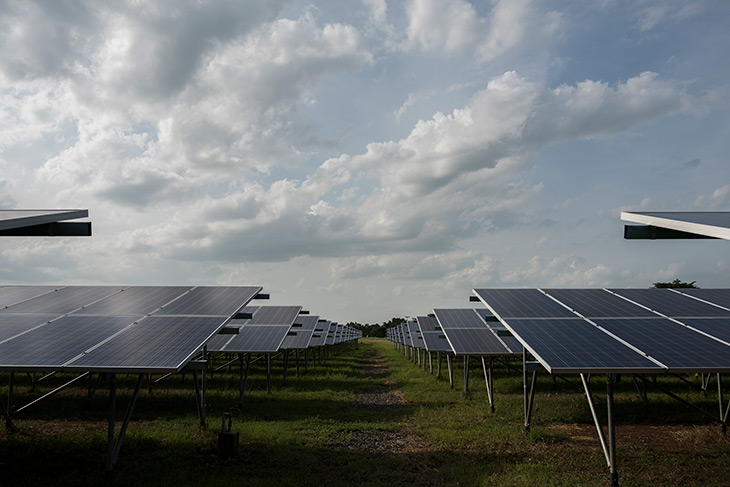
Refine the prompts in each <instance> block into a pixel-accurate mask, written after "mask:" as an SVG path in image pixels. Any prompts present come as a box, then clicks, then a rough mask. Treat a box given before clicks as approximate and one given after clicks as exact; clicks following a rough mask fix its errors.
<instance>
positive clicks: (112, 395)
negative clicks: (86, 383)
mask: <svg viewBox="0 0 730 487" xmlns="http://www.w3.org/2000/svg"><path fill="white" fill-rule="evenodd" d="M144 375H145V374H139V375H138V377H137V385H136V386H135V387H134V392H133V393H132V398H131V399H130V400H129V404H128V405H127V411H126V412H125V413H124V420H123V421H122V426H121V429H120V430H119V434H118V435H117V439H116V440H114V422H115V420H116V404H117V376H116V374H111V378H110V384H109V427H108V429H107V457H106V473H107V476H109V475H111V472H112V469H113V468H114V465H115V464H116V463H117V458H118V457H119V451H120V450H121V448H122V442H123V441H124V435H125V434H126V433H127V427H128V426H129V420H130V419H131V418H132V411H133V410H134V405H135V404H136V402H137V397H138V396H139V389H140V386H141V385H142V379H143V378H144ZM196 384H197V382H196Z"/></svg>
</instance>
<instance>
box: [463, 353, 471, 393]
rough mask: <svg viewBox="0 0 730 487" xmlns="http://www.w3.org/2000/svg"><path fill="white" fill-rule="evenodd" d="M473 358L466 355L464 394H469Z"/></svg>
mask: <svg viewBox="0 0 730 487" xmlns="http://www.w3.org/2000/svg"><path fill="white" fill-rule="evenodd" d="M470 359H471V357H470V356H469V355H464V392H469V362H470V361H471V360H470Z"/></svg>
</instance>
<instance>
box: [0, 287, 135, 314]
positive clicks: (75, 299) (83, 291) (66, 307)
mask: <svg viewBox="0 0 730 487" xmlns="http://www.w3.org/2000/svg"><path fill="white" fill-rule="evenodd" d="M122 289H123V288H122V287H115V286H69V287H64V288H61V289H59V290H58V291H53V292H50V293H46V294H44V295H42V296H39V297H37V298H33V299H29V300H27V301H23V302H22V303H18V304H15V305H13V306H10V307H7V308H5V309H2V310H0V313H58V314H59V315H62V314H66V313H70V312H72V311H74V310H77V309H79V308H81V307H82V306H88V305H90V304H92V303H94V302H96V301H98V300H100V299H102V298H105V297H108V296H111V295H112V294H114V293H117V292H119V291H121V290H122Z"/></svg>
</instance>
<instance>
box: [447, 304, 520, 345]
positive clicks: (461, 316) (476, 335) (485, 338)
mask: <svg viewBox="0 0 730 487" xmlns="http://www.w3.org/2000/svg"><path fill="white" fill-rule="evenodd" d="M433 312H434V314H435V315H436V319H437V320H438V322H439V324H440V325H441V328H442V329H443V332H444V335H446V339H447V340H448V341H449V344H450V345H451V348H452V350H453V351H454V353H455V354H456V355H512V354H515V353H517V352H519V351H521V349H518V350H511V349H509V348H507V346H506V345H505V344H504V342H503V341H502V340H501V339H500V338H499V337H498V336H497V335H496V334H495V333H493V332H492V330H490V329H489V328H488V327H487V325H486V323H485V322H484V319H483V318H482V317H481V316H479V315H478V314H477V313H476V311H475V310H473V309H435V310H433Z"/></svg>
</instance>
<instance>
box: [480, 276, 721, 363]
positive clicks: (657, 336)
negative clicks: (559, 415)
mask: <svg viewBox="0 0 730 487" xmlns="http://www.w3.org/2000/svg"><path fill="white" fill-rule="evenodd" d="M687 291H688V292H684V290H679V289H475V290H474V292H475V294H476V295H477V296H479V298H480V299H481V300H482V302H483V303H484V304H485V305H486V306H487V307H488V308H489V310H490V311H491V312H492V313H493V314H494V315H495V316H497V317H499V319H500V321H501V322H502V323H503V324H504V326H506V327H507V328H508V329H509V330H510V331H511V332H512V333H513V334H514V335H515V337H516V338H517V339H518V340H519V341H520V342H521V343H522V344H523V345H524V346H525V347H527V349H528V350H529V351H530V353H531V354H532V355H534V356H535V358H537V359H538V360H539V361H540V362H541V363H542V365H543V366H544V367H545V368H546V369H547V370H548V371H550V372H558V373H571V372H572V373H580V372H583V373H598V372H602V373H630V372H636V373H660V372H676V373H681V372H698V373H699V372H727V371H729V370H730V342H728V338H730V336H729V335H730V334H729V333H728V332H727V330H726V327H725V326H724V325H725V324H727V323H728V320H730V308H728V307H727V306H725V304H727V302H728V301H727V298H728V291H727V290H718V289H713V290H702V289H690V290H687ZM723 303H725V304H723Z"/></svg>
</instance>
